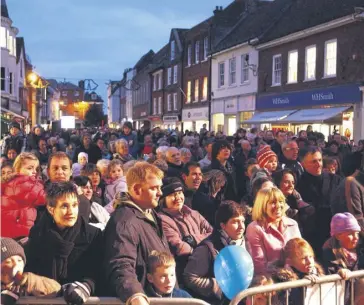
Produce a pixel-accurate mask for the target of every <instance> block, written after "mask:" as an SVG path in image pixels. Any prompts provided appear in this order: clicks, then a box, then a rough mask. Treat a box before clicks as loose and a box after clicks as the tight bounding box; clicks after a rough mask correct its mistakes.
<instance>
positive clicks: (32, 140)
mask: <svg viewBox="0 0 364 305" xmlns="http://www.w3.org/2000/svg"><path fill="white" fill-rule="evenodd" d="M41 138H42V137H41V136H37V135H36V134H35V133H33V132H32V133H30V134H29V135H28V137H27V151H32V150H37V149H38V142H39V140H40V139H41Z"/></svg>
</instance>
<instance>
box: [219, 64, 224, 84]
mask: <svg viewBox="0 0 364 305" xmlns="http://www.w3.org/2000/svg"><path fill="white" fill-rule="evenodd" d="M224 85H225V63H224V62H220V63H219V83H218V87H222V86H224Z"/></svg>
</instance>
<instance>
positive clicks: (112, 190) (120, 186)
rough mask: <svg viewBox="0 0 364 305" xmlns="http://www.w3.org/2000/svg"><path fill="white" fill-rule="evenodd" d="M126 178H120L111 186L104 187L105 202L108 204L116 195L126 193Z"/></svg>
mask: <svg viewBox="0 0 364 305" xmlns="http://www.w3.org/2000/svg"><path fill="white" fill-rule="evenodd" d="M127 191H128V190H127V186H126V177H125V176H122V177H120V178H119V179H116V180H115V181H113V182H112V183H111V184H108V185H106V188H105V202H106V203H107V204H109V203H110V202H111V201H112V200H113V199H114V197H115V195H116V194H117V193H120V192H127Z"/></svg>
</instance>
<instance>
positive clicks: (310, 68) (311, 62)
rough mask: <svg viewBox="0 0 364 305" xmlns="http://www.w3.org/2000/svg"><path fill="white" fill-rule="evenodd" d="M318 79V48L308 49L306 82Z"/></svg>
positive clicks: (311, 47)
mask: <svg viewBox="0 0 364 305" xmlns="http://www.w3.org/2000/svg"><path fill="white" fill-rule="evenodd" d="M315 78H316V46H310V47H307V48H306V63H305V80H312V79H315Z"/></svg>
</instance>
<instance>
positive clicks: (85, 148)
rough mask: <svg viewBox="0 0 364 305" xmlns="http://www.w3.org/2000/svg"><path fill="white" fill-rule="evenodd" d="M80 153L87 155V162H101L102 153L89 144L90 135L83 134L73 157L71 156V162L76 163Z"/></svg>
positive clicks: (94, 145) (96, 147)
mask: <svg viewBox="0 0 364 305" xmlns="http://www.w3.org/2000/svg"><path fill="white" fill-rule="evenodd" d="M80 152H85V153H87V154H88V162H89V163H93V164H96V163H97V161H99V160H101V158H102V152H101V150H100V148H99V147H98V146H97V145H96V144H93V143H91V135H89V134H88V133H86V134H84V135H83V137H82V143H81V145H80V146H79V147H77V148H76V151H75V155H74V156H73V162H77V161H78V154H79V153H80Z"/></svg>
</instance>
